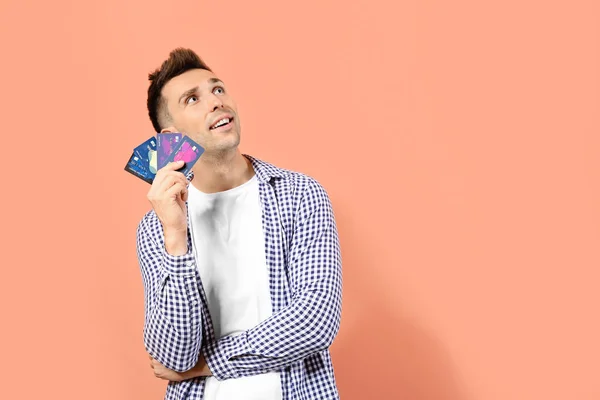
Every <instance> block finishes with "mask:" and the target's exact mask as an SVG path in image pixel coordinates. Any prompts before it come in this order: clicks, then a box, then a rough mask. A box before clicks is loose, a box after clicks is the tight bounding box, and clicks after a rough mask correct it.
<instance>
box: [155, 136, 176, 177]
mask: <svg viewBox="0 0 600 400" xmlns="http://www.w3.org/2000/svg"><path fill="white" fill-rule="evenodd" d="M182 136H183V135H182V134H181V133H177V132H175V133H160V132H159V133H158V134H157V135H156V142H157V145H156V152H157V167H158V169H161V168H162V167H164V166H165V165H166V164H167V158H169V156H170V155H171V153H172V152H173V150H175V149H176V148H177V147H178V146H179V142H181V137H182Z"/></svg>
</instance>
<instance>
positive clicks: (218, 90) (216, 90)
mask: <svg viewBox="0 0 600 400" xmlns="http://www.w3.org/2000/svg"><path fill="white" fill-rule="evenodd" d="M213 93H215V94H223V93H225V89H223V88H222V87H221V86H217V87H216V88H215V89H214V90H213Z"/></svg>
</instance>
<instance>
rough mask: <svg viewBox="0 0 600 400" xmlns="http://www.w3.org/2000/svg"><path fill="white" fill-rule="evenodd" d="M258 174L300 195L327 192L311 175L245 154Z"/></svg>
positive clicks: (265, 179)
mask: <svg viewBox="0 0 600 400" xmlns="http://www.w3.org/2000/svg"><path fill="white" fill-rule="evenodd" d="M246 156H247V157H248V158H249V159H250V161H251V162H252V165H253V167H254V169H255V171H256V173H257V174H258V175H259V178H262V180H264V181H270V180H271V179H272V180H274V181H275V182H279V183H281V184H282V185H281V186H283V187H284V188H287V189H289V190H292V191H293V192H295V193H297V194H299V195H302V194H305V193H306V192H309V193H315V194H317V193H321V194H323V195H325V196H327V192H326V190H325V188H324V187H323V185H322V184H321V183H320V182H319V181H318V180H317V179H316V178H315V177H313V176H311V175H309V174H307V173H305V172H301V171H297V170H292V169H286V168H281V167H278V166H276V165H275V164H273V163H270V162H267V161H265V160H262V159H259V158H256V157H253V156H249V155H246Z"/></svg>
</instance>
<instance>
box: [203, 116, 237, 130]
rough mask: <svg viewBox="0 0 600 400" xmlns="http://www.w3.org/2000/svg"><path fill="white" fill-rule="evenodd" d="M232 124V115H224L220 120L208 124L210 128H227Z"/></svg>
mask: <svg viewBox="0 0 600 400" xmlns="http://www.w3.org/2000/svg"><path fill="white" fill-rule="evenodd" d="M232 124H233V117H224V118H221V119H220V120H218V121H216V122H215V123H214V124H212V125H211V126H210V128H209V129H210V130H211V131H212V130H215V129H219V128H228V127H229V126H231V125H232Z"/></svg>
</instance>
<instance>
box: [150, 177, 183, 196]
mask: <svg viewBox="0 0 600 400" xmlns="http://www.w3.org/2000/svg"><path fill="white" fill-rule="evenodd" d="M157 177H158V175H157ZM176 182H181V183H183V184H186V183H187V179H186V177H185V175H183V174H182V173H181V172H174V171H170V172H168V173H166V174H164V175H162V176H160V177H158V179H157V178H154V183H153V185H152V186H153V187H152V188H151V189H150V191H151V193H149V194H150V196H152V197H161V195H162V194H163V193H165V192H166V191H167V190H169V188H170V187H171V186H173V184H175V183H176Z"/></svg>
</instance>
